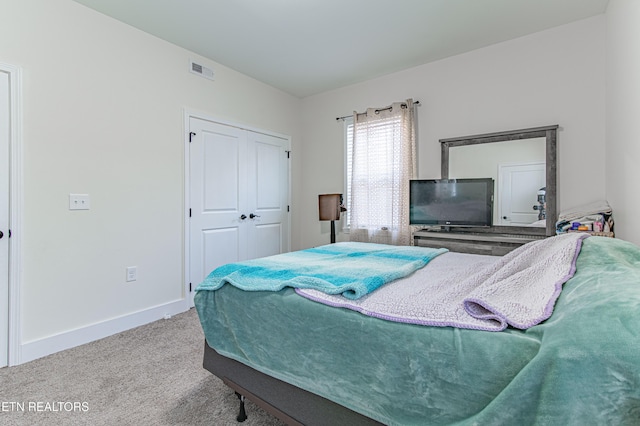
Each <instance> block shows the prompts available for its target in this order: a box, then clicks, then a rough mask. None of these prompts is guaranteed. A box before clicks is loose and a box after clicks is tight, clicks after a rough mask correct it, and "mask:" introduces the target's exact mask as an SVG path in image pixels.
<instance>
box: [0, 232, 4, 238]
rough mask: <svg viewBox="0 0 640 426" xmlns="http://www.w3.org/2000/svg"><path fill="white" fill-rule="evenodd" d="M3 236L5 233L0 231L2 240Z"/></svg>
mask: <svg viewBox="0 0 640 426" xmlns="http://www.w3.org/2000/svg"><path fill="white" fill-rule="evenodd" d="M2 237H4V233H3V232H2V231H0V240H1V239H2Z"/></svg>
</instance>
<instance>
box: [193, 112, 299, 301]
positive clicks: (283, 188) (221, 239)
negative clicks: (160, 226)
mask: <svg viewBox="0 0 640 426" xmlns="http://www.w3.org/2000/svg"><path fill="white" fill-rule="evenodd" d="M189 124H190V129H189V131H190V132H191V135H192V137H191V143H190V144H189V172H190V173H189V188H190V189H189V190H190V195H189V198H190V214H191V217H190V218H189V279H190V282H191V283H192V288H195V286H197V285H198V284H199V283H200V282H202V280H203V279H204V278H205V277H206V276H207V275H208V274H209V272H211V271H212V270H213V269H215V268H216V267H218V266H220V265H223V264H225V263H231V262H238V261H242V260H246V259H251V258H255V257H262V256H268V255H271V254H278V253H282V252H285V251H288V250H289V213H288V197H289V178H288V177H289V165H288V160H287V148H288V141H287V140H286V139H282V138H278V137H275V136H270V135H267V134H262V133H257V132H251V131H247V130H244V129H241V128H238V127H233V126H227V125H224V124H220V123H215V122H211V121H207V120H202V119H197V118H190V121H189Z"/></svg>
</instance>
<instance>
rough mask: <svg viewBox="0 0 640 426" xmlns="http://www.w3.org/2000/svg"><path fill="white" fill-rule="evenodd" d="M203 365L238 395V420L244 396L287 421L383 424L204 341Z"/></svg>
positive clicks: (360, 425) (331, 424) (329, 424)
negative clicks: (264, 371)
mask: <svg viewBox="0 0 640 426" xmlns="http://www.w3.org/2000/svg"><path fill="white" fill-rule="evenodd" d="M203 366H204V368H205V369H206V370H208V371H210V372H211V373H213V374H214V375H216V376H218V377H219V378H220V379H222V381H223V382H224V383H225V384H226V385H227V386H229V387H230V388H231V389H233V390H234V391H235V392H236V395H238V398H239V399H240V412H239V414H238V416H237V418H236V420H237V421H238V422H243V421H244V420H245V419H246V418H247V417H246V413H245V410H244V399H245V398H247V399H249V400H250V401H252V402H253V403H254V404H256V405H257V406H259V407H260V408H262V409H263V410H265V411H266V412H268V413H269V414H271V415H273V416H274V417H276V418H278V419H280V420H282V421H283V422H285V423H286V424H287V425H309V426H316V425H317V426H325V425H326V426H335V425H350V426H365V425H381V424H382V423H379V422H377V421H375V420H373V419H370V418H368V417H366V416H363V415H362V414H359V413H356V412H355V411H352V410H350V409H348V408H346V407H344V406H342V405H339V404H336V403H335V402H333V401H329V400H328V399H326V398H323V397H321V396H318V395H316V394H314V393H311V392H308V391H306V390H304V389H300V388H298V387H296V386H293V385H291V384H289V383H286V382H283V381H282V380H278V379H276V378H274V377H271V376H269V375H267V374H264V373H261V372H259V371H257V370H255V369H253V368H251V367H249V366H247V365H245V364H242V363H240V362H238V361H235V360H233V359H231V358H227V357H225V356H222V355H220V354H219V353H218V352H216V351H215V350H214V349H212V348H211V347H210V346H209V345H208V344H207V342H206V341H205V343H204V361H203Z"/></svg>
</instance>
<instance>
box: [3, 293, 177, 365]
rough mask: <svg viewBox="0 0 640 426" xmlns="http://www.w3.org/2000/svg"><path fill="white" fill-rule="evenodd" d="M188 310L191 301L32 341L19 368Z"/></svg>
mask: <svg viewBox="0 0 640 426" xmlns="http://www.w3.org/2000/svg"><path fill="white" fill-rule="evenodd" d="M188 310H189V304H188V301H187V300H185V299H181V300H177V301H174V302H169V303H166V304H164V305H160V306H155V307H153V308H149V309H145V310H144V311H139V312H134V313H132V314H128V315H124V316H121V317H119V318H114V319H110V320H107V321H103V322H99V323H96V324H91V325H88V326H86V327H82V328H78V329H75V330H71V331H67V332H64V333H60V334H56V335H54V336H50V337H45V338H42V339H38V340H32V341H30V342H26V343H23V344H22V345H21V346H20V354H19V360H18V363H17V364H23V363H25V362H29V361H33V360H34V359H38V358H42V357H44V356H47V355H51V354H53V353H56V352H60V351H63V350H65V349H71V348H73V347H76V346H80V345H84V344H85V343H89V342H93V341H95V340H98V339H102V338H104V337H108V336H111V335H113V334H116V333H120V332H123V331H126V330H130V329H132V328H135V327H139V326H141V325H145V324H149V323H151V322H154V321H157V320H159V319H162V318H165V316H166V315H177V314H179V313H182V312H186V311H188ZM17 364H14V365H17Z"/></svg>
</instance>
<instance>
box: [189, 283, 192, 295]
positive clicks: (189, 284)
mask: <svg viewBox="0 0 640 426" xmlns="http://www.w3.org/2000/svg"><path fill="white" fill-rule="evenodd" d="M192 291H193V290H191V283H189V293H191V292H192Z"/></svg>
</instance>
